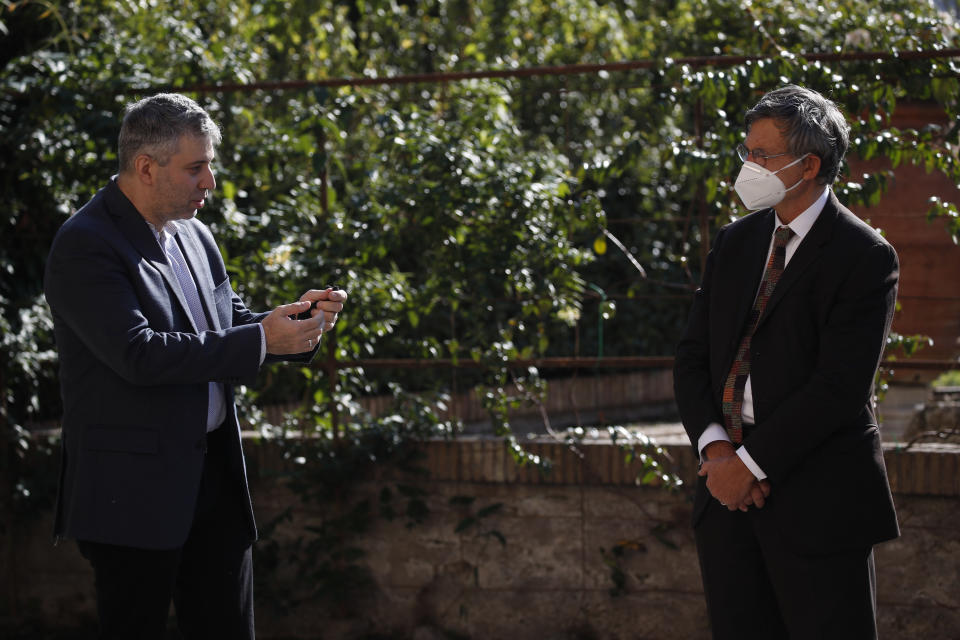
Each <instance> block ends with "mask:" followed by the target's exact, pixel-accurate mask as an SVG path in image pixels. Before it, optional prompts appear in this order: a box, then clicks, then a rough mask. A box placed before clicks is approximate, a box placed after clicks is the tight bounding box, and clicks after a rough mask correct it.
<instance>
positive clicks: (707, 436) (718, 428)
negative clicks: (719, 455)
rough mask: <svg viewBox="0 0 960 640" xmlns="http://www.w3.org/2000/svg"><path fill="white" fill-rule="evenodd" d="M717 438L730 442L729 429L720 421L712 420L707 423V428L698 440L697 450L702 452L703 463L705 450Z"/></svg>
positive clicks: (701, 459) (701, 460)
mask: <svg viewBox="0 0 960 640" xmlns="http://www.w3.org/2000/svg"><path fill="white" fill-rule="evenodd" d="M717 440H724V441H726V442H730V436H728V435H727V430H726V429H724V428H723V426H722V425H721V424H720V423H718V422H711V423H710V424H708V425H707V428H706V429H704V431H703V434H702V435H701V436H700V439H699V440H697V451H699V452H700V462H701V463H703V450H704V449H706V448H707V445H708V444H710V443H711V442H716V441H717Z"/></svg>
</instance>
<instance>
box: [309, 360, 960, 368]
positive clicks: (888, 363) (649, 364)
mask: <svg viewBox="0 0 960 640" xmlns="http://www.w3.org/2000/svg"><path fill="white" fill-rule="evenodd" d="M507 364H508V365H509V366H510V367H512V368H520V367H531V366H533V367H541V368H544V369H594V368H600V369H628V368H630V369H670V368H673V356H606V357H603V358H594V357H562V356H559V357H550V358H526V359H518V360H510V361H508V362H507ZM314 366H319V367H321V368H322V367H328V366H330V363H329V361H327V362H323V363H321V364H315V365H314ZM336 366H337V367H338V368H340V369H352V368H354V367H369V368H373V369H429V368H434V367H453V368H460V369H483V368H487V367H489V366H490V365H489V363H486V362H482V361H481V362H477V361H475V360H472V359H470V358H459V359H457V360H456V361H454V360H453V359H452V358H435V359H432V360H421V359H418V358H368V359H363V360H343V361H338V362H337V363H336ZM881 366H882V367H883V368H884V369H916V370H931V371H948V370H950V369H960V361H957V360H949V359H948V360H921V359H919V358H910V359H909V360H890V359H887V360H884V361H883V362H882V363H881Z"/></svg>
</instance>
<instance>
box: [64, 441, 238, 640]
mask: <svg viewBox="0 0 960 640" xmlns="http://www.w3.org/2000/svg"><path fill="white" fill-rule="evenodd" d="M226 438H227V433H226V429H224V428H222V427H221V428H220V429H217V430H215V431H213V432H211V433H210V434H208V436H207V455H206V459H205V462H204V469H203V479H202V481H201V486H200V495H199V497H198V500H197V508H196V513H195V515H194V522H193V525H192V527H191V530H190V534H189V535H188V537H187V541H186V542H185V543H184V545H183V547H181V548H179V549H170V550H152V549H137V548H132V547H121V546H117V545H110V544H101V543H95V542H89V541H84V540H78V541H77V545H78V546H79V548H80V552H81V553H82V554H83V556H84V557H85V558H87V560H88V561H89V562H90V564H91V565H92V566H93V569H94V575H95V579H96V591H97V612H98V614H99V617H100V630H101V636H100V637H101V638H103V639H104V640H113V639H114V638H117V639H120V638H123V639H127V640H134V639H154V638H163V637H164V636H165V631H166V627H167V617H168V615H169V611H170V602H171V600H172V601H173V603H174V606H175V607H176V612H177V625H178V627H179V629H180V632H181V633H182V634H183V636H184V638H186V639H187V640H193V639H194V638H197V639H199V638H204V639H211V638H230V639H231V640H234V639H238V640H247V639H249V640H252V639H253V637H254V630H253V565H252V561H251V547H250V540H249V537H248V535H247V534H246V532H247V531H248V527H247V523H246V520H245V512H244V509H243V507H244V505H243V503H242V500H243V499H244V497H243V493H242V491H241V490H240V485H239V482H241V481H240V480H239V479H238V478H237V474H236V473H232V472H231V470H230V467H229V461H228V460H227V456H226V444H227V443H226Z"/></svg>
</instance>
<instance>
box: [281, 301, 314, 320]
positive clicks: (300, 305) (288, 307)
mask: <svg viewBox="0 0 960 640" xmlns="http://www.w3.org/2000/svg"><path fill="white" fill-rule="evenodd" d="M309 308H310V303H309V302H308V301H306V300H301V301H299V302H291V303H290V304H282V305H280V306H279V307H277V308H276V309H274V310H273V313H280V314H282V315H285V316H290V315H296V314H298V313H302V312H304V311H306V310H307V309H309Z"/></svg>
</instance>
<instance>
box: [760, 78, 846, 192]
mask: <svg viewBox="0 0 960 640" xmlns="http://www.w3.org/2000/svg"><path fill="white" fill-rule="evenodd" d="M764 118H772V119H773V120H775V121H776V122H777V126H778V128H779V129H780V130H781V131H782V132H783V135H784V137H785V138H786V139H787V151H788V152H789V153H790V154H791V155H794V156H797V157H800V156H802V155H804V154H806V153H809V154H811V155H815V156H817V157H819V158H820V172H819V173H817V183H818V184H822V185H829V184H833V182H834V181H835V180H836V179H837V175H838V174H839V173H840V164H841V163H842V162H843V156H844V155H846V153H847V147H849V145H850V125H849V124H847V121H846V120H845V119H844V117H843V114H842V113H840V109H839V108H838V107H837V105H836V104H835V103H833V102H831V101H830V100H827V99H826V98H824V97H823V96H822V95H820V94H819V93H817V92H816V91H813V90H811V89H805V88H803V87H798V86H796V85H793V84H789V85H787V86H785V87H781V88H780V89H775V90H774V91H771V92H769V93H768V94H766V95H765V96H763V97H762V98H760V102H758V103H757V104H756V105H755V106H754V107H753V108H752V109H750V110H749V111H747V115H746V118H745V122H746V126H747V131H749V130H750V127H751V125H753V123H754V122H756V121H757V120H762V119H764Z"/></svg>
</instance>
